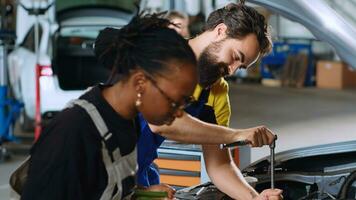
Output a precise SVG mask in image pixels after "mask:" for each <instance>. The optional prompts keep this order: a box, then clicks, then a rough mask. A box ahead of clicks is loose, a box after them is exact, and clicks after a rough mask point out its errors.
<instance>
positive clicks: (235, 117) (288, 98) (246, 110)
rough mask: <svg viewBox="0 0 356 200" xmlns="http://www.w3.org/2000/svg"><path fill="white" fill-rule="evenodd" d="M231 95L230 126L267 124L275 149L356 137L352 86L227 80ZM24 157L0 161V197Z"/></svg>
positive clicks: (256, 154)
mask: <svg viewBox="0 0 356 200" xmlns="http://www.w3.org/2000/svg"><path fill="white" fill-rule="evenodd" d="M230 100H231V105H232V113H233V114H232V120H231V123H230V125H231V127H235V128H247V127H252V126H258V125H262V124H264V125H266V126H268V127H269V128H271V129H272V130H273V131H274V132H275V133H276V134H277V135H278V137H279V139H278V142H277V147H276V152H279V151H283V150H287V149H291V148H298V147H305V146H310V145H314V144H320V143H332V142H337V141H345V140H355V138H356V90H342V91H340V90H321V89H316V88H304V89H293V88H270V87H263V86H260V85H257V84H256V85H246V84H235V83H231V84H230ZM268 154H269V149H268V147H263V148H258V149H252V152H251V161H255V160H257V159H259V158H261V157H263V156H265V155H268ZM24 158H25V156H24V155H21V156H20V155H16V156H15V157H13V158H12V160H10V161H8V162H5V163H0V199H4V200H5V199H8V196H9V186H8V179H9V175H10V173H11V172H12V171H13V170H14V169H15V168H16V166H18V165H19V164H20V162H21V161H22V160H23V159H24Z"/></svg>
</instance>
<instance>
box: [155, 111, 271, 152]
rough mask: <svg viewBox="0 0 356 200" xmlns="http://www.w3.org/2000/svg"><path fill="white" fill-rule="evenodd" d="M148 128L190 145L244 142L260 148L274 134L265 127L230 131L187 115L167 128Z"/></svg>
mask: <svg viewBox="0 0 356 200" xmlns="http://www.w3.org/2000/svg"><path fill="white" fill-rule="evenodd" d="M149 126H150V128H151V130H152V132H154V133H157V134H159V135H162V136H163V137H166V138H167V139H170V140H175V141H178V142H183V143H190V144H226V143H232V142H236V141H240V140H246V141H247V142H248V143H250V146H251V147H261V146H263V145H266V144H271V143H272V142H273V140H274V134H273V133H272V131H270V130H269V129H268V128H266V127H265V126H256V127H253V128H249V129H232V128H228V127H224V126H220V125H215V124H210V123H206V122H203V121H201V120H199V119H197V118H195V117H192V116H191V115H189V114H187V113H184V114H183V116H182V117H180V118H177V119H175V120H174V121H173V123H172V124H171V125H169V126H167V125H164V126H155V125H151V124H149Z"/></svg>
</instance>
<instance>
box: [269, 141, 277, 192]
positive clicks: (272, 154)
mask: <svg viewBox="0 0 356 200" xmlns="http://www.w3.org/2000/svg"><path fill="white" fill-rule="evenodd" d="M276 140H277V135H276V136H275V139H274V140H273V142H272V144H270V145H269V148H270V163H271V169H270V170H271V189H274V155H275V152H274V149H275V148H276Z"/></svg>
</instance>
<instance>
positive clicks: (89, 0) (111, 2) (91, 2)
mask: <svg viewBox="0 0 356 200" xmlns="http://www.w3.org/2000/svg"><path fill="white" fill-rule="evenodd" d="M134 2H135V1H132V0H75V1H73V0H61V1H56V9H57V12H58V11H61V10H64V9H68V8H73V7H80V6H105V7H112V8H119V9H124V10H128V11H133V10H134V9H135V4H134Z"/></svg>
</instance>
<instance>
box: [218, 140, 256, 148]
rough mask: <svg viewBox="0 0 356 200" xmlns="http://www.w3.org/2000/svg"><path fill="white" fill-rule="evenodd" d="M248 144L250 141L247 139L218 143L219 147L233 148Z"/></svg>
mask: <svg viewBox="0 0 356 200" xmlns="http://www.w3.org/2000/svg"><path fill="white" fill-rule="evenodd" d="M248 144H250V142H249V141H247V140H239V141H236V142H233V143H229V144H220V149H225V148H231V149H233V148H237V147H239V146H244V145H248Z"/></svg>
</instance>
